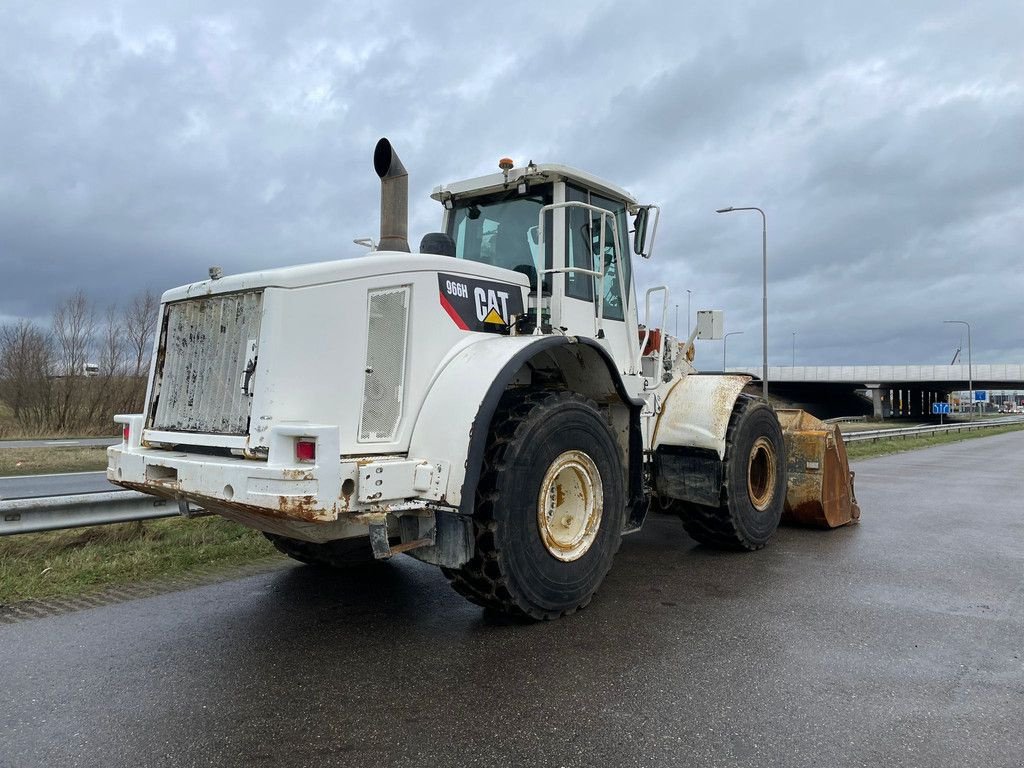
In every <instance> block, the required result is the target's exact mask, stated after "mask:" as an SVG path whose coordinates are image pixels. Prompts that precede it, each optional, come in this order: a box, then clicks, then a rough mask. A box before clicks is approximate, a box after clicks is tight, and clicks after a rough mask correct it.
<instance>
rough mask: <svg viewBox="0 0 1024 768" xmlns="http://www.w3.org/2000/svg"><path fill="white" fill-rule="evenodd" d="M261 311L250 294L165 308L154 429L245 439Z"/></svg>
mask: <svg viewBox="0 0 1024 768" xmlns="http://www.w3.org/2000/svg"><path fill="white" fill-rule="evenodd" d="M262 306H263V294H262V293H260V292H258V291H255V292H249V293H232V294H226V295H222V296H208V297H205V298H201V299H191V300H189V301H182V302H178V303H175V304H171V305H169V306H168V307H167V317H166V321H165V328H166V334H165V336H164V339H163V341H162V344H163V349H162V353H163V365H162V368H161V370H159V371H158V372H157V374H158V376H159V389H158V390H157V391H156V397H157V401H156V409H155V412H154V414H153V423H152V427H153V428H154V429H161V430H170V431H178V432H206V433H215V434H226V435H244V434H246V432H247V431H248V423H249V404H250V401H251V393H252V388H253V386H254V385H255V383H256V382H255V376H254V375H253V371H254V369H255V364H256V351H257V342H258V339H259V330H260V312H261V309H262ZM247 367H248V368H250V372H249V375H248V376H247V375H246V368H247ZM246 384H248V386H247V387H246V389H243V386H244V385H246Z"/></svg>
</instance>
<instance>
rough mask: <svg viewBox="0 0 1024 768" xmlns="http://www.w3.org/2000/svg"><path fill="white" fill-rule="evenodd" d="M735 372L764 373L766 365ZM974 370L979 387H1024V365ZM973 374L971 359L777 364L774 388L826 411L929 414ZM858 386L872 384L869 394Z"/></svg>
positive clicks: (978, 366)
mask: <svg viewBox="0 0 1024 768" xmlns="http://www.w3.org/2000/svg"><path fill="white" fill-rule="evenodd" d="M729 372H730V373H732V372H735V373H749V374H750V375H752V376H754V377H756V378H758V379H760V377H761V368H760V366H757V367H739V368H732V367H730V368H729ZM971 372H972V374H973V375H972V377H971V378H973V383H974V389H975V390H979V389H983V390H1002V389H1022V390H1024V365H1017V364H989V363H976V364H975V365H973V366H972V367H971ZM967 374H968V371H967V366H966V365H797V366H774V365H773V366H769V367H768V392H769V394H772V395H778V396H779V397H783V398H786V399H787V400H792V401H793V402H796V403H800V404H803V405H805V406H807V407H808V410H810V411H811V412H813V413H815V414H816V415H819V416H822V417H828V416H850V415H856V414H860V413H863V414H864V415H869V416H870V415H873V416H874V417H875V418H878V419H880V418H885V417H888V416H890V415H891V416H893V417H900V416H907V417H923V416H927V415H929V414H931V407H932V403H934V402H937V401H944V400H945V399H946V396H947V395H948V394H949V393H951V392H957V391H966V390H967V389H969V388H970V387H969V381H970V379H969V377H968V375H967ZM858 390H867V392H868V398H864V397H863V396H862V395H859V394H858Z"/></svg>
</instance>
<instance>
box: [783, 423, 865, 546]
mask: <svg viewBox="0 0 1024 768" xmlns="http://www.w3.org/2000/svg"><path fill="white" fill-rule="evenodd" d="M776 413H777V414H778V416H779V423H780V424H781V425H782V434H783V437H784V439H785V441H786V469H787V474H788V478H789V480H788V487H787V489H786V506H785V508H784V510H783V513H782V520H783V522H787V523H796V524H797V525H813V526H817V527H819V528H836V527H838V526H840V525H846V524H847V523H852V522H855V521H856V520H858V519H859V518H860V507H859V506H857V498H856V497H855V496H854V494H853V472H851V471H850V464H849V461H848V460H847V458H846V447H845V446H844V445H843V435H842V433H841V432H840V431H839V427H838V426H836V425H835V424H826V423H825V422H823V421H820V420H818V419H816V418H814V416H812V415H811V414H809V413H807V411H800V410H795V409H779V410H777V411H776Z"/></svg>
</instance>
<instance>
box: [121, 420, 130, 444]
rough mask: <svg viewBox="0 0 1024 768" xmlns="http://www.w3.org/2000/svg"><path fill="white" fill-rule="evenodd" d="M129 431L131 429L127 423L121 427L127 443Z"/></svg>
mask: <svg viewBox="0 0 1024 768" xmlns="http://www.w3.org/2000/svg"><path fill="white" fill-rule="evenodd" d="M128 432H129V429H128V425H127V424H125V425H124V426H122V427H121V439H122V440H124V441H125V442H126V443H127V442H128Z"/></svg>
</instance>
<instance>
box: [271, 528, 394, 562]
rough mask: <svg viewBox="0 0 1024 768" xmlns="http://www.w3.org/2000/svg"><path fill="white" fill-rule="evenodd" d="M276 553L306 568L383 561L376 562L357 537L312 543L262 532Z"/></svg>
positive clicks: (364, 539)
mask: <svg viewBox="0 0 1024 768" xmlns="http://www.w3.org/2000/svg"><path fill="white" fill-rule="evenodd" d="M263 535H264V536H266V537H267V539H269V541H270V543H271V544H273V545H274V548H275V549H277V551H278V552H280V553H282V554H284V555H288V557H290V558H292V559H293V560H298V561H299V562H300V563H305V564H306V565H313V566H318V567H327V568H359V567H363V566H367V565H372V564H374V563H382V562H386V561H384V560H377V559H375V558H374V556H373V550H372V549H371V548H370V539H369V538H368V537H365V536H360V537H359V538H355V539H337V540H335V541H325V542H323V543H322V544H314V543H313V542H311V541H302V540H301V539H291V538H288V537H287V536H278V535H277V534H275V533H266V532H264V533H263Z"/></svg>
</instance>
